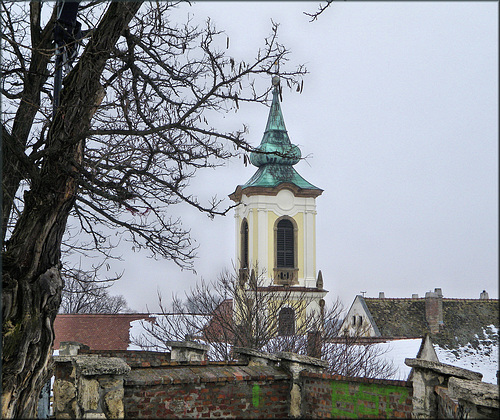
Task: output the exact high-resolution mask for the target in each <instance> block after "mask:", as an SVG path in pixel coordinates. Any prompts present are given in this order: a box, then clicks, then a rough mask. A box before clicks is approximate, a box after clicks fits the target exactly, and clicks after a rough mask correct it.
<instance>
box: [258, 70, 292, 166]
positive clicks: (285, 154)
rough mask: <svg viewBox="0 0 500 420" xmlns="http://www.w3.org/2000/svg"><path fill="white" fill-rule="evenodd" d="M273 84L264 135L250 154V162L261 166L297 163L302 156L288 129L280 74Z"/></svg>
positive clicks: (274, 78) (275, 77)
mask: <svg viewBox="0 0 500 420" xmlns="http://www.w3.org/2000/svg"><path fill="white" fill-rule="evenodd" d="M273 86H274V89H273V102H272V104H271V109H270V110H269V117H268V118H267V125H266V130H265V131H264V137H263V138H262V141H261V143H260V146H259V147H258V148H257V150H258V151H257V152H252V153H251V154H250V162H252V165H254V166H257V167H259V168H260V167H261V166H264V165H267V164H278V165H295V164H296V163H297V162H299V160H300V157H301V153H300V149H299V148H298V147H297V146H295V145H294V144H292V143H291V142H290V139H289V137H288V133H287V131H286V127H285V121H284V120H283V114H282V113H281V106H280V101H279V77H278V76H274V77H273ZM259 152H262V153H259Z"/></svg>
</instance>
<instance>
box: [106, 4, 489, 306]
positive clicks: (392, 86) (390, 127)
mask: <svg viewBox="0 0 500 420" xmlns="http://www.w3.org/2000/svg"><path fill="white" fill-rule="evenodd" d="M318 4H319V3H316V2H254V3H252V2H226V1H224V2H201V3H198V4H194V6H193V7H188V6H183V7H182V8H181V9H180V10H179V11H178V14H179V15H180V16H181V15H186V13H190V14H191V15H192V16H193V17H194V19H195V20H203V19H205V18H206V16H211V18H212V20H213V22H214V23H215V24H216V25H217V27H218V28H219V29H224V30H226V32H227V34H228V35H229V37H230V48H229V50H228V52H229V54H233V55H234V56H235V57H237V58H242V59H246V60H250V59H251V58H252V57H253V56H255V54H256V51H257V49H258V48H259V47H261V46H262V45H263V39H264V37H265V36H267V35H269V33H270V30H271V19H273V20H274V21H275V22H278V23H280V25H281V26H280V30H279V39H280V42H282V43H283V44H285V45H286V46H287V47H289V48H290V49H291V51H292V54H291V56H290V60H291V63H294V64H299V63H305V64H306V65H307V69H308V71H309V73H310V74H309V75H307V76H306V77H305V81H304V90H303V92H302V94H299V93H296V92H294V91H290V90H288V89H287V88H284V91H283V102H282V110H283V115H284V118H285V124H286V127H287V130H288V133H289V135H290V138H291V141H292V143H294V144H298V145H299V146H300V148H301V150H302V154H303V156H309V158H308V159H306V160H305V161H303V162H300V163H299V164H298V165H296V169H297V170H298V171H299V173H300V174H301V175H302V176H303V177H304V178H306V179H307V180H308V181H309V182H311V183H313V184H314V185H317V186H318V187H320V188H322V189H324V193H323V195H321V196H320V197H318V198H317V212H318V214H317V267H318V269H321V270H322V272H323V278H324V281H325V288H326V289H328V290H329V291H330V293H329V296H327V298H329V299H335V298H336V297H337V296H340V298H341V299H342V301H343V303H344V305H345V306H347V307H349V305H350V304H351V302H352V300H353V299H354V297H355V295H356V294H359V293H360V292H361V291H365V292H366V296H378V292H379V291H384V292H385V295H386V296H387V297H411V295H412V293H418V294H419V295H420V296H422V295H424V294H425V292H426V291H428V290H434V288H436V287H441V288H442V290H443V294H444V296H445V297H461V298H465V297H469V298H479V294H480V292H481V291H482V290H483V289H486V290H487V291H488V292H489V294H490V297H494V298H498V4H497V2H421V3H420V2H338V3H337V2H334V4H333V5H332V6H331V7H330V8H329V9H328V10H327V11H326V12H325V13H324V14H323V15H321V16H320V18H319V19H318V21H316V22H313V23H310V22H309V19H308V17H307V16H305V15H304V14H303V13H302V12H304V11H308V12H313V11H315V10H316V8H317V6H318ZM269 83H270V81H269ZM267 113H268V110H267V108H266V107H259V106H256V105H254V106H252V107H251V108H249V109H246V108H241V109H240V111H239V112H238V113H236V114H234V115H231V116H226V117H223V116H221V124H228V126H230V125H231V124H235V123H237V124H243V123H246V124H248V125H249V130H250V131H249V137H248V138H249V140H250V141H251V143H252V144H254V145H258V144H259V143H260V141H261V138H262V134H263V130H264V128H265V124H266V120H267ZM255 170H256V168H254V167H252V166H249V167H245V166H243V163H242V161H241V160H235V161H233V162H230V163H229V164H228V165H227V166H226V167H224V168H220V169H218V170H216V171H211V172H205V173H200V174H199V176H198V177H197V179H196V180H195V182H194V183H193V184H192V191H193V192H197V193H199V195H200V196H201V197H205V198H208V197H210V196H212V195H217V196H219V197H221V198H222V197H227V195H228V194H230V193H232V192H233V191H234V189H235V188H236V186H237V185H238V184H243V183H245V182H246V181H247V180H248V179H249V178H250V177H251V176H252V174H253V173H254V171H255ZM225 203H226V204H227V205H229V204H230V200H229V199H228V198H226V199H225ZM183 219H184V223H185V225H186V226H188V227H191V228H192V235H193V237H194V239H196V241H197V244H198V245H199V249H198V256H199V258H198V259H197V262H196V269H197V274H196V275H195V274H193V273H190V272H180V271H179V269H178V268H177V267H176V266H175V264H173V263H171V262H168V261H154V260H151V259H149V258H147V257H146V255H145V254H144V255H142V254H141V253H133V252H131V251H129V250H127V249H126V248H124V249H123V257H124V260H125V261H124V262H123V263H120V264H115V265H114V266H113V268H114V269H116V270H118V271H120V270H122V269H123V270H125V273H124V276H123V279H121V280H120V281H119V282H118V283H117V284H115V285H114V286H113V288H112V289H111V293H113V294H123V295H124V296H125V298H126V299H127V301H128V303H129V306H130V307H131V308H133V309H135V310H137V311H146V306H147V307H148V308H149V309H150V310H152V311H155V310H157V308H158V306H157V298H156V293H157V290H160V291H161V293H162V294H163V296H164V297H165V298H169V297H170V295H171V293H172V292H174V293H175V292H177V293H180V294H182V293H183V290H185V289H188V288H189V286H191V285H194V284H195V282H196V281H197V280H198V279H199V278H200V277H203V278H205V279H211V278H213V277H215V276H216V275H217V274H218V273H219V272H220V271H221V270H222V269H223V268H224V267H227V268H229V267H231V265H232V261H233V260H234V247H235V244H234V218H233V214H232V213H231V214H230V215H229V216H226V217H220V218H216V219H215V220H213V221H211V220H210V219H208V218H207V217H206V216H204V215H202V214H201V213H199V212H197V211H195V210H192V211H183Z"/></svg>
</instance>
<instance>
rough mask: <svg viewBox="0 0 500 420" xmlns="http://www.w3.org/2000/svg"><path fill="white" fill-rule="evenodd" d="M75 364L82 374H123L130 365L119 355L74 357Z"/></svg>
mask: <svg viewBox="0 0 500 420" xmlns="http://www.w3.org/2000/svg"><path fill="white" fill-rule="evenodd" d="M75 364H76V366H77V368H78V369H79V370H80V373H81V374H82V375H84V376H95V375H125V374H127V373H129V372H130V366H129V365H127V364H126V363H125V361H124V360H123V359H120V358H119V357H84V358H82V357H76V358H75Z"/></svg>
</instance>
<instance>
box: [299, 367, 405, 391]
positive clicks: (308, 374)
mask: <svg viewBox="0 0 500 420" xmlns="http://www.w3.org/2000/svg"><path fill="white" fill-rule="evenodd" d="M300 376H303V377H305V378H312V379H324V380H326V381H345V382H359V383H364V384H377V385H391V386H404V387H406V388H413V384H412V382H411V381H398V380H396V379H378V378H362V377H358V376H342V375H335V374H330V373H314V372H307V371H302V372H300Z"/></svg>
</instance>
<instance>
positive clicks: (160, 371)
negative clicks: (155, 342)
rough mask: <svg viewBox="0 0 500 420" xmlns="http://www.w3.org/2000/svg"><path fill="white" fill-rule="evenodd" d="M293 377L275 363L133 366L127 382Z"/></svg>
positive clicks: (217, 380) (154, 383)
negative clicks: (163, 366)
mask: <svg viewBox="0 0 500 420" xmlns="http://www.w3.org/2000/svg"><path fill="white" fill-rule="evenodd" d="M289 379H290V377H289V375H288V374H286V373H285V372H283V371H281V370H280V369H278V368H275V367H271V366H198V367H194V366H193V367H190V366H189V367H188V366H185V367H178V368H175V369H169V368H151V369H132V371H131V372H129V373H128V374H127V375H126V376H125V386H145V385H171V384H174V385H176V384H199V383H207V382H232V381H273V380H274V381H276V380H289Z"/></svg>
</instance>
